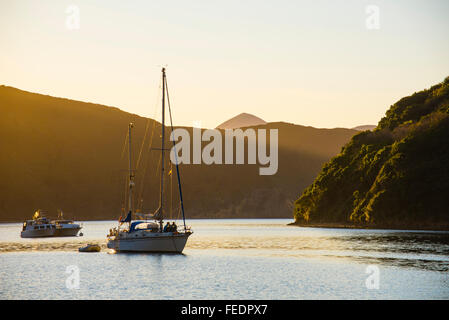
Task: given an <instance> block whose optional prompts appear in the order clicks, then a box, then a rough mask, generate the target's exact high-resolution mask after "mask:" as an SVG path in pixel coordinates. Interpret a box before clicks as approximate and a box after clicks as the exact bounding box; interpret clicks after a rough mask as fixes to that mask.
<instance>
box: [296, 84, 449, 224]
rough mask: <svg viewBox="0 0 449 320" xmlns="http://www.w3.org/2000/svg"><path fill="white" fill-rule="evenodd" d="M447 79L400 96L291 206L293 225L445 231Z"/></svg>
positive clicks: (448, 197) (448, 202) (448, 208)
mask: <svg viewBox="0 0 449 320" xmlns="http://www.w3.org/2000/svg"><path fill="white" fill-rule="evenodd" d="M448 141H449V77H448V78H446V79H445V81H444V82H442V83H439V84H437V85H435V86H433V87H431V88H430V89H428V90H423V91H420V92H417V93H414V94H413V95H411V96H409V97H405V98H402V99H401V100H399V101H398V102H396V103H395V104H394V105H393V106H391V107H390V109H389V110H388V111H387V112H386V116H385V117H384V118H382V119H381V120H380V122H379V124H378V126H377V128H376V129H375V130H374V131H373V132H370V131H365V132H362V133H359V134H357V135H355V136H353V138H352V139H351V141H350V142H349V143H348V144H346V145H345V146H344V147H343V148H342V150H341V152H340V153H339V154H338V155H337V156H335V157H334V158H332V159H331V160H330V161H329V162H328V163H326V164H325V165H324V166H323V168H322V171H321V173H320V174H319V175H318V176H317V178H316V179H315V181H314V182H313V183H312V184H311V185H310V186H309V187H308V188H306V189H305V190H304V192H303V193H302V195H301V196H300V197H299V199H297V200H296V201H295V205H294V217H295V220H296V222H297V223H298V224H307V223H308V224H311V223H344V224H347V223H349V224H364V225H368V226H370V225H371V226H377V227H415V228H444V229H445V228H448V226H449V143H448Z"/></svg>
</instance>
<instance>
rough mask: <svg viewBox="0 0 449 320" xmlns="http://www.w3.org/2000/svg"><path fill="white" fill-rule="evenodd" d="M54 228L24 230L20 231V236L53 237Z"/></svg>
mask: <svg viewBox="0 0 449 320" xmlns="http://www.w3.org/2000/svg"><path fill="white" fill-rule="evenodd" d="M54 234H55V229H54V228H52V229H41V230H24V231H22V232H21V233H20V237H22V238H41V237H53V236H54Z"/></svg>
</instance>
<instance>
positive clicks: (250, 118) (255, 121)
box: [217, 112, 267, 129]
mask: <svg viewBox="0 0 449 320" xmlns="http://www.w3.org/2000/svg"><path fill="white" fill-rule="evenodd" d="M266 123H267V122H266V121H265V120H263V119H261V118H259V117H256V116H255V115H253V114H250V113H246V112H243V113H240V114H239V115H237V116H235V117H233V118H231V119H229V120H227V121H225V122H223V123H222V124H220V125H219V126H218V127H217V129H236V128H243V127H252V126H258V125H262V124H266Z"/></svg>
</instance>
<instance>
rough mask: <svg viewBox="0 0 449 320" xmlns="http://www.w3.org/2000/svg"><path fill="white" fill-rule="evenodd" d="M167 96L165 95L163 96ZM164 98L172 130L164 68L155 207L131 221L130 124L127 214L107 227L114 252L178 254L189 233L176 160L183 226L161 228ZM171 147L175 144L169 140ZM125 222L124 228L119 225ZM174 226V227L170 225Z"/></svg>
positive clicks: (130, 131) (132, 184)
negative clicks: (159, 166)
mask: <svg viewBox="0 0 449 320" xmlns="http://www.w3.org/2000/svg"><path fill="white" fill-rule="evenodd" d="M166 96H167V97H166ZM166 99H167V102H168V107H169V114H170V125H171V129H172V132H173V123H172V122H171V120H172V118H171V108H170V99H169V96H168V88H167V79H166V74H165V68H162V126H161V131H162V132H161V143H162V145H161V148H160V151H161V181H160V198H159V207H158V209H157V210H156V212H155V213H153V214H152V215H149V217H148V218H149V219H145V220H136V221H134V220H133V213H134V212H133V188H134V171H133V169H132V162H131V133H132V128H133V124H132V123H130V124H129V126H128V138H129V141H128V151H129V178H128V181H129V192H128V214H127V216H126V218H125V219H119V225H118V227H117V228H114V229H111V230H110V231H109V234H108V236H107V238H108V243H107V247H108V248H110V249H114V250H115V251H116V252H160V253H182V251H183V250H184V247H185V245H186V243H187V239H188V238H189V236H190V235H191V234H192V233H193V231H192V230H191V228H190V227H188V226H186V220H185V213H184V203H183V198H182V189H181V178H180V175H179V167H178V162H177V161H176V163H175V166H176V173H177V180H178V189H179V199H180V208H181V212H182V218H183V226H180V227H178V226H175V225H174V223H173V224H172V225H171V227H169V228H167V226H166V227H165V228H164V226H163V224H164V213H165V208H164V171H165V166H164V156H165V151H166V149H165V100H166ZM173 147H174V148H175V143H174V142H173ZM174 151H175V155H176V150H174ZM123 225H125V227H123ZM173 226H175V227H173Z"/></svg>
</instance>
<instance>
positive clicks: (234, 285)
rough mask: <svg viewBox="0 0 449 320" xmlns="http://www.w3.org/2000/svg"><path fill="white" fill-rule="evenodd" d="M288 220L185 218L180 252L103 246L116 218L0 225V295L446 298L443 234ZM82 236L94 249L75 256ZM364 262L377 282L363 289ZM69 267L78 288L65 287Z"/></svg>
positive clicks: (446, 239)
mask: <svg viewBox="0 0 449 320" xmlns="http://www.w3.org/2000/svg"><path fill="white" fill-rule="evenodd" d="M289 222H291V221H290V220H287V219H277V220H268V219H252V220H237V219H236V220H231V219H229V220H190V221H189V224H190V225H191V226H192V228H193V229H194V232H195V233H194V234H193V236H191V237H190V239H189V241H188V243H187V246H186V248H185V250H184V254H182V255H173V254H114V253H111V252H109V249H107V248H106V240H105V235H106V233H107V232H108V230H109V229H110V228H112V227H114V226H115V225H116V222H115V221H91V222H84V228H83V230H82V231H83V233H84V236H83V237H75V238H74V237H72V238H46V239H21V238H20V230H21V224H0V299H449V233H448V232H418V231H395V230H350V229H319V228H298V227H292V226H287V225H286V224H287V223H289ZM88 242H96V243H100V244H102V247H103V250H102V252H100V253H79V252H78V251H77V250H78V247H80V246H81V245H84V244H86V243H88ZM370 265H374V266H376V267H377V268H378V270H379V282H378V283H379V288H378V289H375V288H374V289H368V287H367V284H366V282H367V279H368V278H369V277H370V279H371V278H372V277H374V276H375V274H373V275H372V274H371V272H368V273H367V267H368V266H370ZM70 266H72V268H73V266H75V268H77V269H78V270H79V279H80V280H79V288H78V289H68V288H67V286H66V280H67V278H69V277H71V274H70V272H69V273H66V271H67V268H68V267H69V269H70V268H71V267H70ZM376 267H375V268H376ZM369 270H371V269H368V271H369ZM72 276H73V275H72ZM368 282H369V281H368ZM369 283H371V282H369Z"/></svg>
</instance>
